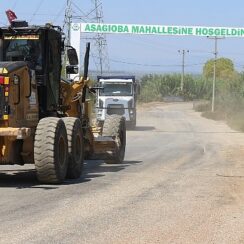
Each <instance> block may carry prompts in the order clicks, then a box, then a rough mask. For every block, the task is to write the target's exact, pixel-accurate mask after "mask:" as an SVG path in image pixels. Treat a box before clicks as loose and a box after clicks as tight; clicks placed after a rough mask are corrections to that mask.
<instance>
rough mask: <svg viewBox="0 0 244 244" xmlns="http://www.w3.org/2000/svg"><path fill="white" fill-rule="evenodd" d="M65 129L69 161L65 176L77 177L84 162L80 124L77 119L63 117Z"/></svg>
mask: <svg viewBox="0 0 244 244" xmlns="http://www.w3.org/2000/svg"><path fill="white" fill-rule="evenodd" d="M63 121H64V123H65V126H66V130H67V138H68V152H69V161H68V169H67V178H69V179H78V178H80V176H81V173H82V169H83V163H84V142H83V133H82V125H81V122H80V120H79V119H77V118H72V117H67V118H63Z"/></svg>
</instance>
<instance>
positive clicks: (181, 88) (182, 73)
mask: <svg viewBox="0 0 244 244" xmlns="http://www.w3.org/2000/svg"><path fill="white" fill-rule="evenodd" d="M178 52H179V53H180V54H182V71H181V82H180V90H181V91H183V88H184V78H185V55H186V53H189V50H184V49H183V50H178Z"/></svg>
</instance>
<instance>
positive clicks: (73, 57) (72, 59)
mask: <svg viewBox="0 0 244 244" xmlns="http://www.w3.org/2000/svg"><path fill="white" fill-rule="evenodd" d="M67 56H68V59H69V64H70V65H78V56H77V52H76V50H75V49H74V48H73V47H71V46H69V47H68V49H67Z"/></svg>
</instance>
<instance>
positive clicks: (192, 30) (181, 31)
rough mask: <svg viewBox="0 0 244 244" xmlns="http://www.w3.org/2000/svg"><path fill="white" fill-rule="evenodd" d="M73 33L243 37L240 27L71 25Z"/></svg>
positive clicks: (243, 31) (243, 32) (242, 30)
mask: <svg viewBox="0 0 244 244" xmlns="http://www.w3.org/2000/svg"><path fill="white" fill-rule="evenodd" d="M73 31H80V32H87V33H107V34H140V35H143V34H144V35H168V36H222V37H224V36H225V37H244V28H242V27H240V28H234V27H204V26H175V25H172V26H169V25H136V24H135V25H134V24H105V23H101V24H100V23H73Z"/></svg>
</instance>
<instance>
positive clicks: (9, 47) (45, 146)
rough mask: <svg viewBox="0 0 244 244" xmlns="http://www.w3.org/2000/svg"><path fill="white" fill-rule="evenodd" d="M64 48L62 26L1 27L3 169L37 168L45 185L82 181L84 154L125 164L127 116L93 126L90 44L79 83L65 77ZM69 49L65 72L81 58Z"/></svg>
mask: <svg viewBox="0 0 244 244" xmlns="http://www.w3.org/2000/svg"><path fill="white" fill-rule="evenodd" d="M64 48H65V47H64V40H63V33H62V31H61V29H60V27H56V26H52V25H49V24H47V25H45V26H28V24H27V23H26V22H12V24H11V26H10V27H8V28H6V27H3V28H1V29H0V165H1V164H19V165H23V164H35V168H36V173H37V178H38V180H39V181H40V182H42V183H60V182H62V181H63V180H64V179H65V178H79V177H80V175H81V173H82V167H83V160H84V155H85V156H86V157H87V158H88V157H90V156H92V155H94V154H95V155H99V157H100V158H101V159H106V160H107V161H108V162H110V163H121V162H122V161H123V159H124V153H125V143H126V132H125V121H124V119H123V118H121V117H117V116H112V117H109V118H108V120H107V122H105V123H104V126H103V128H101V127H97V126H96V125H92V122H91V110H92V109H91V106H90V104H89V101H87V99H86V94H87V92H89V91H90V90H91V88H90V84H89V79H88V78H87V71H88V63H89V45H88V47H87V52H86V55H85V62H84V66H85V75H84V77H83V78H80V79H79V80H78V81H71V80H69V81H67V80H65V79H62V78H61V72H62V53H63V52H64ZM67 49H68V50H67V53H68V59H69V63H70V65H69V66H67V67H66V70H67V73H75V72H76V69H77V67H76V65H77V62H78V58H77V54H76V52H75V50H74V49H73V48H72V47H67Z"/></svg>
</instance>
